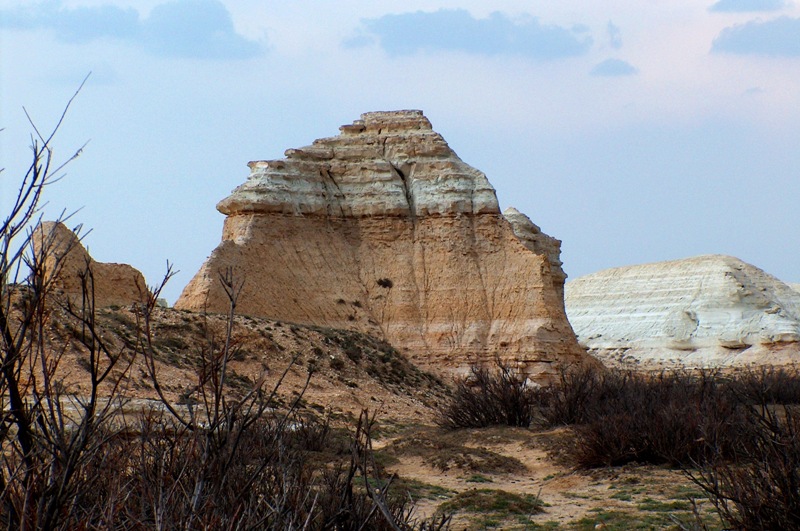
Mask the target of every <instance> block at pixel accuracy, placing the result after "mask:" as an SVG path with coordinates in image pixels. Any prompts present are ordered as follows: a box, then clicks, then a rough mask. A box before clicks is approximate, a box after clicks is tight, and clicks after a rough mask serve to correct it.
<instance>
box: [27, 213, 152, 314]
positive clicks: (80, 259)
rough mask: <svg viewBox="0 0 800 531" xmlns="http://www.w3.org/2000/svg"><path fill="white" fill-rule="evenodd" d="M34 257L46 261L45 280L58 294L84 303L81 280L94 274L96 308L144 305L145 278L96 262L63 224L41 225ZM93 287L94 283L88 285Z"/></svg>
mask: <svg viewBox="0 0 800 531" xmlns="http://www.w3.org/2000/svg"><path fill="white" fill-rule="evenodd" d="M33 244H34V253H35V254H36V256H38V257H39V259H40V260H42V261H43V264H44V274H45V278H47V279H51V281H52V283H53V284H52V285H53V287H54V290H55V292H56V293H57V294H58V295H60V296H63V297H66V298H68V299H70V300H71V301H72V302H74V303H76V304H80V303H81V299H82V294H83V284H82V281H81V276H82V275H84V274H85V273H86V272H87V271H91V277H87V278H91V279H93V282H94V301H95V306H96V307H98V308H100V307H104V306H115V305H116V306H124V305H130V304H132V303H134V302H143V301H145V300H146V299H147V297H148V295H149V291H148V289H147V284H146V283H145V280H144V276H142V274H141V273H140V272H139V271H138V270H136V269H134V268H133V267H131V266H129V265H128V264H114V263H103V262H96V261H95V260H93V259H92V257H91V256H89V253H88V252H87V251H86V249H85V248H84V247H83V245H82V244H81V241H80V240H79V239H78V237H77V236H76V235H75V233H74V232H72V231H71V230H69V229H68V228H67V227H66V226H65V225H64V224H63V223H56V222H52V221H45V222H42V223H41V224H40V225H39V226H38V227H36V229H35V230H34V232H33ZM87 285H88V286H91V283H89V284H87Z"/></svg>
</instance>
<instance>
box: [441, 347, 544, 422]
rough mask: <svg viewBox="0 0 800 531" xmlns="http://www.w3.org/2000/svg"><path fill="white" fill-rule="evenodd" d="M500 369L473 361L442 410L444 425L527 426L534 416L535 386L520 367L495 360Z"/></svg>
mask: <svg viewBox="0 0 800 531" xmlns="http://www.w3.org/2000/svg"><path fill="white" fill-rule="evenodd" d="M496 366H497V370H494V371H493V370H491V369H489V368H487V367H482V366H479V365H473V366H472V367H471V375H470V377H468V378H464V379H461V380H460V381H458V382H457V383H456V388H455V391H454V393H453V396H452V398H451V399H450V400H449V402H448V403H446V404H445V405H444V407H443V408H442V409H441V410H440V411H439V416H438V419H437V423H438V424H439V425H440V426H442V427H443V428H447V429H458V428H482V427H486V426H495V425H506V426H521V427H528V426H530V424H531V420H532V418H533V416H532V415H533V399H532V397H533V390H532V388H531V387H530V385H529V383H528V379H527V378H526V377H525V376H524V375H521V374H519V372H518V371H516V370H514V369H512V368H511V367H509V366H507V365H504V364H502V363H501V362H500V361H499V360H498V361H497V362H496Z"/></svg>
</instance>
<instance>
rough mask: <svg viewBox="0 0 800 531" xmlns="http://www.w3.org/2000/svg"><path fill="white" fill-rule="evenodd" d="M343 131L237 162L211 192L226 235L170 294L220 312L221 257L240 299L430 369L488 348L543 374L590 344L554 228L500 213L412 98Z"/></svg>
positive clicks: (181, 304)
mask: <svg viewBox="0 0 800 531" xmlns="http://www.w3.org/2000/svg"><path fill="white" fill-rule="evenodd" d="M340 131H341V134H340V135H338V136H335V137H332V138H324V139H320V140H316V141H314V143H313V144H312V145H310V146H307V147H303V148H300V149H289V150H287V151H286V158H284V159H281V160H272V161H259V162H251V163H250V164H249V166H250V169H251V174H250V177H249V178H248V180H247V181H246V182H245V183H244V184H243V185H241V186H239V187H238V188H237V189H236V190H234V192H233V193H232V194H231V195H230V196H229V197H228V198H226V199H224V200H222V201H221V202H220V203H219V204H218V205H217V209H218V210H219V211H220V212H222V213H223V214H225V215H226V216H227V218H226V220H225V226H224V229H223V236H222V243H221V244H220V245H219V246H218V247H217V248H216V249H215V250H214V252H213V253H212V254H211V256H210V257H209V258H208V260H207V261H206V263H205V264H204V265H203V267H202V268H201V270H200V271H199V272H198V273H197V275H196V276H195V277H194V278H193V279H192V281H191V282H190V283H189V285H188V286H186V288H185V289H184V291H183V293H182V295H181V297H180V299H179V300H178V301H177V303H176V305H175V306H176V308H182V309H191V310H204V309H207V310H209V311H213V312H219V311H224V310H225V309H226V307H227V303H226V299H225V297H224V294H223V292H222V290H221V288H220V284H219V282H218V278H219V272H220V271H223V270H225V269H226V268H229V267H232V268H234V271H235V272H236V273H237V274H238V275H239V276H240V278H244V288H243V291H242V294H241V297H240V300H239V306H238V311H240V312H242V313H245V314H251V315H259V316H264V317H271V318H277V319H282V320H286V321H290V322H297V323H311V324H317V325H322V326H330V327H337V328H351V329H357V330H359V331H363V332H367V333H370V334H373V335H376V336H379V337H383V338H385V339H387V340H388V341H390V342H391V343H392V344H393V345H395V346H396V347H398V348H401V349H403V350H405V351H407V352H408V354H410V355H411V356H412V358H413V359H414V360H415V361H416V362H417V363H419V364H421V365H424V366H427V367H430V368H432V369H435V370H440V371H442V370H446V369H462V370H463V369H464V368H466V367H468V366H469V364H470V362H472V361H488V360H491V359H493V358H494V357H495V356H500V358H501V359H503V360H504V361H506V362H510V363H514V364H517V365H518V366H519V367H521V368H523V369H524V370H526V371H528V372H529V373H531V374H535V373H540V372H542V371H544V372H546V373H551V372H552V370H553V368H554V367H553V362H575V361H580V360H584V359H585V358H586V354H585V351H584V350H583V349H581V347H580V346H579V345H578V343H577V341H576V338H575V335H574V333H573V332H572V329H571V328H570V325H569V323H568V322H567V319H566V315H565V312H564V305H563V296H562V290H563V283H564V278H565V275H564V273H563V271H562V270H561V267H560V266H561V262H560V261H559V252H560V248H559V246H560V242H559V241H558V240H556V239H554V238H551V237H549V236H547V235H545V234H542V233H541V231H540V230H539V228H538V227H536V226H535V225H534V224H533V223H531V221H530V220H529V219H528V218H527V217H525V216H524V215H522V214H520V213H519V212H516V211H514V210H511V211H509V212H508V213H507V216H508V219H506V218H505V217H503V215H502V214H501V213H500V210H499V207H498V203H497V199H496V196H495V192H494V189H493V188H492V186H491V185H490V184H489V182H488V180H487V179H486V176H485V175H484V174H483V173H481V172H480V171H478V170H476V169H474V168H472V167H470V166H469V165H467V164H465V163H464V162H462V161H461V160H460V159H459V158H458V156H457V155H456V154H455V153H454V152H453V150H452V149H450V147H449V146H448V145H447V143H446V142H445V141H444V139H443V138H442V137H441V136H440V135H439V134H438V133H436V132H434V131H433V130H432V129H431V124H430V122H429V121H428V119H427V118H425V116H423V114H422V112H421V111H396V112H374V113H366V114H363V115H362V116H361V119H360V120H356V121H355V122H354V123H353V124H352V125H346V126H342V127H341V128H340Z"/></svg>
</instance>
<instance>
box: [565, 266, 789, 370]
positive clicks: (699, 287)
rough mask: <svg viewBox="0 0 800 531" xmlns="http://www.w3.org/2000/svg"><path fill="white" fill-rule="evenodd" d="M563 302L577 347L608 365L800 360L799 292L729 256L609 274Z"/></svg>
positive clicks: (571, 287)
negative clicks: (587, 351) (614, 363)
mask: <svg viewBox="0 0 800 531" xmlns="http://www.w3.org/2000/svg"><path fill="white" fill-rule="evenodd" d="M565 302H566V309H567V316H568V318H569V321H570V323H571V324H572V327H573V329H574V330H575V333H576V334H577V336H578V340H579V342H580V343H581V344H582V345H584V346H586V347H587V348H588V349H589V351H590V352H591V353H592V354H594V355H595V356H597V357H599V358H600V359H601V360H604V361H606V362H612V363H613V362H623V361H628V362H635V363H639V364H645V365H646V364H648V363H654V364H662V365H663V364H677V365H684V366H695V367H715V366H731V365H749V364H768V363H787V362H794V361H797V360H800V293H798V292H797V291H795V290H794V289H792V288H791V287H789V286H788V285H787V284H785V283H783V282H781V281H780V280H778V279H777V278H775V277H774V276H772V275H769V274H768V273H765V272H764V271H762V270H761V269H759V268H757V267H755V266H752V265H750V264H747V263H745V262H743V261H741V260H739V259H738V258H733V257H730V256H722V255H706V256H698V257H694V258H687V259H684V260H673V261H668V262H658V263H653V264H644V265H636V266H628V267H620V268H614V269H607V270H605V271H600V272H598V273H594V274H591V275H586V276H584V277H581V278H578V279H576V280H574V281H572V282H568V283H567V285H566V297H565Z"/></svg>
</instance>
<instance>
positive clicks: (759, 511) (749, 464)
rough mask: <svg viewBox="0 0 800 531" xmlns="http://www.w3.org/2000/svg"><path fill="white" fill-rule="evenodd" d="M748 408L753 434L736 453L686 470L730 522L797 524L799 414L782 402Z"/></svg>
mask: <svg viewBox="0 0 800 531" xmlns="http://www.w3.org/2000/svg"><path fill="white" fill-rule="evenodd" d="M748 413H749V416H748V420H749V421H750V423H751V425H752V427H753V428H754V429H753V431H754V432H755V437H753V439H752V440H751V441H750V444H748V445H746V447H744V448H742V451H741V455H739V456H737V458H736V459H733V460H731V459H726V458H725V456H724V455H719V454H717V455H715V458H714V459H712V460H709V461H708V462H706V463H705V464H704V465H702V466H699V467H698V468H697V469H691V468H687V469H686V470H685V472H686V474H687V475H688V476H689V478H691V479H692V480H693V481H694V482H695V483H696V484H697V485H698V486H699V487H700V488H702V489H703V491H705V493H706V494H707V495H708V497H709V499H710V500H711V501H712V502H713V503H714V506H715V507H716V509H717V512H718V513H719V515H720V517H721V518H722V519H723V521H724V522H725V523H726V524H727V526H728V527H730V528H733V529H800V417H798V415H797V412H796V410H795V409H793V408H783V407H777V408H776V407H753V408H751V409H750V410H749V412H748Z"/></svg>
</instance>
